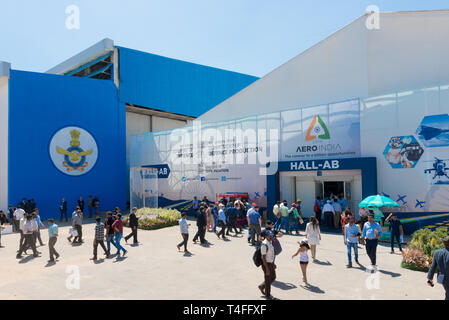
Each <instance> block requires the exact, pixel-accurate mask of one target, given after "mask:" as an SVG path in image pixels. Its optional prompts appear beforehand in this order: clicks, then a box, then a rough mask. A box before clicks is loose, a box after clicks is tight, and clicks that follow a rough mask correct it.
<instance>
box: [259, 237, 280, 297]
mask: <svg viewBox="0 0 449 320" xmlns="http://www.w3.org/2000/svg"><path fill="white" fill-rule="evenodd" d="M272 239H273V232H271V231H266V232H265V240H264V241H263V242H262V244H261V247H260V253H261V256H262V270H263V274H264V282H262V283H261V284H260V285H259V290H260V292H262V294H263V295H264V296H265V298H266V299H269V300H272V299H273V296H272V295H271V284H272V283H273V282H274V280H276V271H275V269H276V265H275V264H274V257H275V254H274V247H273V245H272V243H271V241H272Z"/></svg>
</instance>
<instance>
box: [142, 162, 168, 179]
mask: <svg viewBox="0 0 449 320" xmlns="http://www.w3.org/2000/svg"><path fill="white" fill-rule="evenodd" d="M142 168H155V169H157V178H158V179H167V178H168V176H169V175H170V168H169V166H168V164H153V165H148V166H142Z"/></svg>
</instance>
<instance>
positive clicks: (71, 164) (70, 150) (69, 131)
mask: <svg viewBox="0 0 449 320" xmlns="http://www.w3.org/2000/svg"><path fill="white" fill-rule="evenodd" d="M50 157H51V160H52V161H53V163H54V165H55V166H56V168H58V169H59V170H60V171H62V172H63V173H65V174H68V175H73V176H78V175H82V174H85V173H87V172H89V171H90V170H91V169H92V168H93V167H94V165H95V162H96V161H97V157H98V149H97V143H96V142H95V139H94V138H93V137H92V136H91V134H90V133H89V132H87V131H86V130H84V129H82V128H78V127H66V128H63V129H61V130H59V131H58V132H56V134H55V135H54V136H53V138H52V139H51V142H50Z"/></svg>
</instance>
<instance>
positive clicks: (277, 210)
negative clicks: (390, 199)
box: [176, 195, 449, 299]
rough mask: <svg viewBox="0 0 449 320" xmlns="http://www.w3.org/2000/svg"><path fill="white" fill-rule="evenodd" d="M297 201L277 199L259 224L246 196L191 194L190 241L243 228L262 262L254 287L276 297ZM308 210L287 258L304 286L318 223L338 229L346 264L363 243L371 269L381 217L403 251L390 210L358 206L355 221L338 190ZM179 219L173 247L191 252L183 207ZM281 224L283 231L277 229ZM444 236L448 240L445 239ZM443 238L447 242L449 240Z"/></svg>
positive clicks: (297, 221) (447, 255) (295, 225)
mask: <svg viewBox="0 0 449 320" xmlns="http://www.w3.org/2000/svg"><path fill="white" fill-rule="evenodd" d="M301 202H302V201H301V199H297V201H296V202H294V203H292V204H291V206H288V202H287V201H286V200H284V201H282V202H281V201H278V202H277V203H276V204H275V205H274V207H273V211H272V213H273V215H272V218H273V220H274V224H273V222H272V221H271V220H266V221H265V229H263V230H262V226H263V223H262V220H263V219H262V214H261V213H260V212H259V207H258V205H257V204H256V203H252V204H250V203H249V202H248V201H247V200H245V199H243V200H241V199H231V200H230V201H227V199H222V200H221V201H219V202H215V203H211V202H210V201H208V200H207V198H206V197H204V198H203V200H202V201H199V200H198V199H197V198H196V197H195V198H194V200H193V203H192V207H193V209H194V212H195V216H196V225H197V232H196V234H195V236H194V238H193V242H194V243H196V242H197V241H198V239H200V242H201V244H207V243H208V241H207V240H206V239H205V236H206V232H207V231H209V232H213V233H215V234H216V235H217V237H218V238H221V239H226V236H229V235H230V232H233V233H234V235H235V236H236V235H238V234H241V233H242V232H243V229H248V233H247V237H248V242H249V243H250V245H252V246H255V252H254V256H253V260H254V263H255V264H256V266H260V267H261V268H262V271H263V274H264V281H263V282H262V283H261V284H260V285H259V286H258V288H259V290H260V291H261V293H262V294H263V296H264V297H265V298H266V299H275V298H273V296H272V295H271V285H272V283H273V282H274V281H275V279H276V264H275V259H276V256H277V255H278V254H280V253H281V251H282V247H281V244H280V241H279V238H281V237H282V236H283V235H284V234H288V235H292V234H293V231H295V232H296V234H297V235H300V226H301V225H302V224H303V223H304V221H305V220H306V219H305V218H304V216H303V214H302V211H301ZM313 211H314V215H313V216H311V217H309V218H308V221H307V223H306V226H305V233H304V235H303V236H304V238H303V239H302V240H301V241H298V249H297V251H296V252H295V253H294V254H293V255H292V259H293V258H295V257H296V256H299V266H300V270H301V274H302V281H303V282H304V285H305V286H308V285H309V283H308V278H307V267H308V264H309V254H308V252H309V251H310V252H311V256H312V261H313V262H317V246H318V245H320V241H321V230H320V226H321V224H322V223H323V224H324V225H325V226H326V229H327V230H330V231H335V230H337V231H338V230H341V233H342V235H343V243H344V245H345V246H346V250H347V264H346V267H347V268H352V261H353V258H354V261H355V263H357V264H358V265H360V262H359V253H358V249H359V245H362V246H365V250H366V253H367V256H368V258H369V260H370V264H371V271H372V272H376V270H377V246H378V242H379V238H380V237H381V236H382V234H383V232H382V227H381V224H383V223H384V222H388V223H389V224H390V233H391V253H394V246H395V242H397V244H398V247H399V250H400V251H401V252H402V245H401V244H402V243H403V235H404V229H403V227H402V224H401V221H400V219H399V218H398V217H397V216H396V214H394V213H390V214H389V215H388V216H387V217H386V218H385V217H383V218H382V219H381V220H378V221H375V214H374V212H372V211H370V210H368V211H366V212H362V214H361V215H360V217H359V220H358V221H356V217H355V215H354V213H352V212H351V210H350V208H349V207H348V206H347V203H346V200H345V199H344V197H343V195H340V196H338V197H337V196H333V195H330V196H327V197H324V198H321V197H317V198H316V201H315V203H314V208H313ZM179 225H180V229H181V235H182V239H183V241H182V242H181V243H179V244H178V245H177V246H176V247H177V249H178V250H180V248H181V247H184V252H186V253H190V252H189V251H188V250H187V244H188V238H189V237H188V233H189V231H188V228H189V226H190V224H189V223H188V222H187V214H186V213H183V214H182V218H181V220H180V221H179ZM282 230H284V231H285V232H282ZM338 232H340V231H338ZM447 240H448V241H449V239H447ZM446 242H447V241H446ZM446 242H445V245H446ZM447 243H448V246H449V242H447ZM448 250H449V249H448ZM448 250H446V251H444V250H443V252H442V253H439V255H440V256H441V258H440V259H439V261H441V262H440V264H441V266H439V268H443V270H446V271H443V273H444V272H445V274H446V280H445V281H446V282H447V281H449V270H448V266H449V261H448V259H449V251H448ZM444 263H445V264H444ZM435 269H436V267H435V266H434V267H433V269H432V270H431V271H432V272H429V276H428V277H429V281H428V283H429V285H432V286H433V282H432V280H431V279H432V278H433V273H434V272H435ZM443 285H445V284H443ZM445 289H446V290H447V285H445ZM446 295H447V293H446ZM446 298H447V297H446Z"/></svg>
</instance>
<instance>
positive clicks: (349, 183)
mask: <svg viewBox="0 0 449 320" xmlns="http://www.w3.org/2000/svg"><path fill="white" fill-rule="evenodd" d="M331 194H332V195H334V196H340V195H341V194H343V195H344V198H345V199H346V204H347V206H348V207H349V208H350V209H351V210H352V211H353V212H354V213H357V206H358V203H359V202H360V201H361V200H362V199H361V198H362V177H361V172H360V170H357V169H355V170H333V171H330V170H329V171H323V172H322V174H320V175H318V174H317V172H316V171H306V172H281V173H280V197H281V200H287V202H288V203H289V204H290V203H291V202H293V201H296V200H297V199H301V200H302V203H301V211H302V213H303V215H304V216H305V217H310V216H312V215H314V212H313V207H314V203H315V199H316V197H318V196H319V197H321V198H323V197H329V196H330V195H331Z"/></svg>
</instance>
